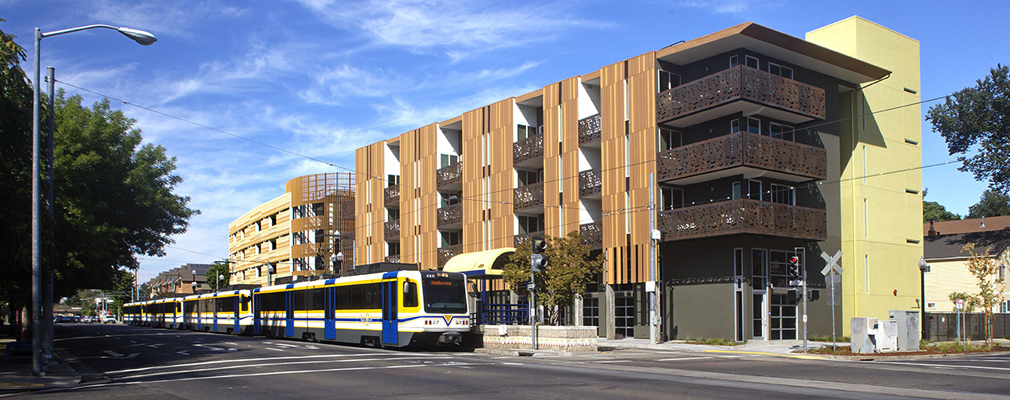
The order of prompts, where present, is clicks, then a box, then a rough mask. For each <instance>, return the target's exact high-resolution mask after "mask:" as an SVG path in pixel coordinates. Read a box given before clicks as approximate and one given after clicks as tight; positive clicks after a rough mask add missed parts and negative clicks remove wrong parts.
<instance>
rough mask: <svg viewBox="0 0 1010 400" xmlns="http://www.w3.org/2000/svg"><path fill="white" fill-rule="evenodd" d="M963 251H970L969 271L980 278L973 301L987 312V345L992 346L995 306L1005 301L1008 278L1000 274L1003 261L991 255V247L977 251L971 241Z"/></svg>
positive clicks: (976, 277)
mask: <svg viewBox="0 0 1010 400" xmlns="http://www.w3.org/2000/svg"><path fill="white" fill-rule="evenodd" d="M961 252H968V254H971V258H969V259H968V271H969V272H971V274H972V275H973V276H974V277H975V279H977V280H978V294H975V295H972V296H971V298H972V300H973V301H972V303H973V304H974V305H977V306H979V307H981V308H982V311H983V312H984V313H985V345H986V347H990V346H992V333H993V332H992V320H993V308H994V307H995V306H996V305H997V304H999V303H1000V302H1002V301H1003V291H1004V290H1005V289H1006V278H1005V277H1002V276H1000V275H999V269H1000V267H1001V265H1000V264H1001V263H999V262H997V260H996V259H995V258H992V257H990V256H989V249H986V250H985V252H982V253H976V252H975V244H974V243H969V244H966V245H965V246H964V248H963V249H962V250H961Z"/></svg>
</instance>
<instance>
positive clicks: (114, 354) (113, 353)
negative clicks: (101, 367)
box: [104, 350, 123, 357]
mask: <svg viewBox="0 0 1010 400" xmlns="http://www.w3.org/2000/svg"><path fill="white" fill-rule="evenodd" d="M104 353H105V354H108V355H110V356H113V357H122V356H123V355H122V354H119V353H116V352H114V351H112V350H105V351H104Z"/></svg>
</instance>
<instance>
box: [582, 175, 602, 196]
mask: <svg viewBox="0 0 1010 400" xmlns="http://www.w3.org/2000/svg"><path fill="white" fill-rule="evenodd" d="M602 190H603V183H602V182H601V181H600V170H599V169H589V170H585V171H582V172H579V197H585V196H590V195H594V194H600V192H601V191H602Z"/></svg>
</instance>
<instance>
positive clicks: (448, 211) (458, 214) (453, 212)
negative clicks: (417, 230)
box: [435, 203, 463, 228]
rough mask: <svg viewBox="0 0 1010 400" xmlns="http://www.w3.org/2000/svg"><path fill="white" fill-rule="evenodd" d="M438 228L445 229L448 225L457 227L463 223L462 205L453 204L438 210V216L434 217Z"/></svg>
mask: <svg viewBox="0 0 1010 400" xmlns="http://www.w3.org/2000/svg"><path fill="white" fill-rule="evenodd" d="M435 218H436V221H437V222H436V223H437V224H438V225H437V226H438V227H440V228H441V227H446V226H450V225H459V224H462V223H463V203H458V204H453V205H451V206H445V207H442V208H439V209H438V215H437V216H436V217H435Z"/></svg>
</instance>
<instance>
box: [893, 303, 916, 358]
mask: <svg viewBox="0 0 1010 400" xmlns="http://www.w3.org/2000/svg"><path fill="white" fill-rule="evenodd" d="M887 315H888V317H889V319H890V320H891V321H894V322H897V323H898V351H919V332H920V331H921V330H920V325H919V312H918V311H909V310H891V311H888V312H887Z"/></svg>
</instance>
